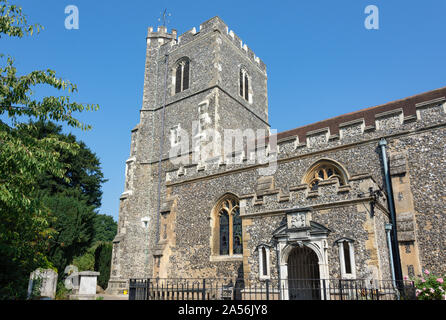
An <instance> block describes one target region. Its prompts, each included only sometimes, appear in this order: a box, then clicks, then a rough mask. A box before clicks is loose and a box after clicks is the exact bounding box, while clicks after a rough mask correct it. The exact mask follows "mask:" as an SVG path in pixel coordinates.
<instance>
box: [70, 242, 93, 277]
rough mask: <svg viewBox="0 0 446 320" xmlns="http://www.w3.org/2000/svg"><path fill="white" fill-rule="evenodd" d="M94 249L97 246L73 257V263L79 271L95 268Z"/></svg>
mask: <svg viewBox="0 0 446 320" xmlns="http://www.w3.org/2000/svg"><path fill="white" fill-rule="evenodd" d="M94 249H95V247H92V248H89V249H88V250H87V252H86V253H84V254H83V255H81V256H78V257H75V258H74V259H73V262H72V264H73V265H75V266H76V267H77V268H78V269H79V272H81V271H91V270H94Z"/></svg>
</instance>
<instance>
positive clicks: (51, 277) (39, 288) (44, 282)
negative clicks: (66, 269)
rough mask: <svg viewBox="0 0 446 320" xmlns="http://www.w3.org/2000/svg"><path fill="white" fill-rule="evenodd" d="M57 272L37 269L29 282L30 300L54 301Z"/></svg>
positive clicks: (32, 273)
mask: <svg viewBox="0 0 446 320" xmlns="http://www.w3.org/2000/svg"><path fill="white" fill-rule="evenodd" d="M56 287H57V272H56V271H54V270H52V269H40V268H39V269H36V270H34V271H33V272H31V274H30V276H29V282H28V299H31V298H39V299H45V298H46V299H54V298H55V296H56Z"/></svg>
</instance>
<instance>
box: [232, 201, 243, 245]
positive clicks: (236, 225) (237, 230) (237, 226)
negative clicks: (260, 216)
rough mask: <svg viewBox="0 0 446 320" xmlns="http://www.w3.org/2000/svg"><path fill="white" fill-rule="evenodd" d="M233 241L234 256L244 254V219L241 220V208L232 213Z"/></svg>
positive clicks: (236, 208)
mask: <svg viewBox="0 0 446 320" xmlns="http://www.w3.org/2000/svg"><path fill="white" fill-rule="evenodd" d="M232 214H233V216H232V239H233V246H232V249H233V252H234V254H240V253H242V252H243V248H242V219H241V218H240V208H239V207H238V206H237V207H235V208H234V210H233V211H232Z"/></svg>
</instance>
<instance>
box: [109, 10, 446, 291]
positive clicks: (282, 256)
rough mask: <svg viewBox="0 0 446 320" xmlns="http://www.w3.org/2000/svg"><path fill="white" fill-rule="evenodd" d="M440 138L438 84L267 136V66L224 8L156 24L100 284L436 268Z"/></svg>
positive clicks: (445, 94)
mask: <svg viewBox="0 0 446 320" xmlns="http://www.w3.org/2000/svg"><path fill="white" fill-rule="evenodd" d="M273 81H274V79H273ZM234 133H235V134H234ZM262 133H263V134H262ZM228 134H229V138H228V139H227V136H228ZM230 134H232V136H231V135H230ZM240 135H242V137H240ZM217 138H218V139H217ZM223 140H224V141H225V143H226V142H228V141H229V143H230V145H231V146H233V144H232V142H234V140H237V141H238V142H239V143H240V144H241V147H239V148H232V149H231V148H230V149H227V148H223V147H221V148H220V147H218V146H219V145H222V144H217V147H212V148H207V147H208V146H209V143H210V142H212V141H213V142H215V141H223ZM237 141H236V143H235V144H237ZM262 142H263V143H262ZM445 145H446V87H445V88H440V89H436V90H433V91H429V92H425V93H421V94H416V95H413V96H411V97H407V98H403V99H401V100H397V101H393V102H389V103H386V104H383V105H378V106H375V107H370V108H365V109H361V110H358V111H356V112H352V113H348V114H343V115H340V116H337V117H334V118H331V119H327V120H322V121H319V122H316V123H313V124H309V125H305V126H303V127H298V128H295V129H292V130H289V131H285V132H279V133H277V132H274V130H271V127H270V124H269V122H268V95H267V72H266V65H265V64H264V63H263V62H262V60H261V59H260V58H259V57H257V56H256V55H255V54H254V52H253V51H252V50H251V49H250V48H249V47H248V46H247V45H246V44H244V43H243V42H242V41H241V39H240V38H239V37H238V36H237V35H236V34H235V33H234V32H233V31H232V30H230V29H229V28H228V26H227V25H226V24H225V23H224V22H223V21H222V20H221V19H220V18H219V17H214V18H212V19H210V20H208V21H206V22H203V23H202V24H201V25H200V27H199V30H197V29H196V28H193V29H191V30H189V31H187V32H185V33H184V34H182V35H179V36H177V32H176V30H172V31H171V32H170V33H169V32H168V30H167V28H166V27H163V26H161V27H158V28H157V30H156V31H155V30H154V29H153V28H151V27H150V28H149V29H148V35H147V51H146V63H145V80H144V92H143V103H142V108H141V110H140V122H139V123H138V124H137V125H136V126H135V128H134V129H133V130H132V131H131V147H130V156H129V158H128V160H127V161H126V169H125V175H126V176H125V177H126V178H125V186H124V192H123V193H122V195H121V196H120V207H119V222H118V234H117V236H116V237H115V239H114V241H113V255H112V264H111V277H110V281H109V285H108V289H107V290H108V291H109V292H111V293H119V292H122V291H123V290H128V288H129V283H130V282H131V279H220V278H221V279H222V278H231V279H236V281H239V282H240V281H242V282H243V286H244V288H247V286H248V283H251V284H253V283H256V284H258V285H259V286H262V284H263V283H271V284H272V283H274V281H276V282H277V281H279V282H280V283H282V284H283V285H282V288H284V287H286V288H289V289H290V290H287V291H286V292H285V291H284V292H276V291H274V290H273V289H271V290H273V291H271V292H276V293H277V295H278V297H279V298H280V299H291V298H293V297H294V298H299V293H298V292H295V291H293V290H291V288H292V287H293V284H295V283H298V282H299V281H306V280H307V282H308V281H313V284H311V286H313V288H314V287H316V288H317V289H318V291H320V289H321V282H320V280H329V281H331V280H351V281H354V280H356V279H360V280H367V281H368V283H372V282H373V281H375V282H376V281H393V283H396V281H399V280H402V279H403V277H413V276H417V275H419V274H421V273H422V272H423V270H425V269H428V270H429V271H430V272H432V273H436V274H444V273H446V263H445V262H446V233H445V232H444V226H445V225H446V170H445V167H446V148H445ZM183 146H184V148H183ZM204 149H206V150H205V151H206V152H203V150H204ZM173 150H174V152H173ZM228 150H229V151H228ZM197 153H198V155H199V156H197ZM323 285H324V287H325V282H324V284H323ZM242 291H243V290H242ZM279 291H280V290H279ZM324 296H325V295H324ZM318 297H319V298H321V295H320V292H319V293H318Z"/></svg>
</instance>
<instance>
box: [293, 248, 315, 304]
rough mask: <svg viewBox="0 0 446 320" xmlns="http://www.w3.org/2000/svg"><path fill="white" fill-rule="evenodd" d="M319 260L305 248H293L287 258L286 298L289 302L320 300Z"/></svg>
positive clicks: (312, 252)
mask: <svg viewBox="0 0 446 320" xmlns="http://www.w3.org/2000/svg"><path fill="white" fill-rule="evenodd" d="M319 277H320V276H319V259H318V257H317V255H316V253H315V252H314V251H313V250H311V249H310V248H307V247H302V248H300V247H296V248H294V249H293V250H292V251H291V253H290V255H289V257H288V297H289V299H290V300H320V298H321V290H320V279H319Z"/></svg>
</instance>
